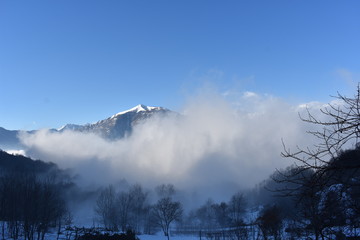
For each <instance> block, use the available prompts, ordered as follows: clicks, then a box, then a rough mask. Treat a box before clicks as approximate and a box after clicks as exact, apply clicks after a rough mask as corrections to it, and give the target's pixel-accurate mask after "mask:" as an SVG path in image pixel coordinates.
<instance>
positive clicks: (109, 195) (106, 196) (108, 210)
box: [95, 185, 118, 230]
mask: <svg viewBox="0 0 360 240" xmlns="http://www.w3.org/2000/svg"><path fill="white" fill-rule="evenodd" d="M95 212H96V213H97V214H98V216H99V217H100V219H101V221H102V223H103V224H104V227H105V228H108V229H111V230H118V212H117V209H116V200H115V190H114V187H113V186H112V185H110V186H108V187H107V188H106V189H104V190H102V191H101V193H100V196H99V197H98V199H97V201H96V206H95Z"/></svg>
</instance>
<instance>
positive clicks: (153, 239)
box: [138, 234, 200, 240]
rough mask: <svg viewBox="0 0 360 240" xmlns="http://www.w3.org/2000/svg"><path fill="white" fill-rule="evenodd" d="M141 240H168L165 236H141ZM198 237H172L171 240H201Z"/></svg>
mask: <svg viewBox="0 0 360 240" xmlns="http://www.w3.org/2000/svg"><path fill="white" fill-rule="evenodd" d="M138 238H139V239H140V240H167V237H166V236H164V235H160V234H159V235H140V236H138ZM199 239H200V238H199V237H198V236H171V237H170V240H199Z"/></svg>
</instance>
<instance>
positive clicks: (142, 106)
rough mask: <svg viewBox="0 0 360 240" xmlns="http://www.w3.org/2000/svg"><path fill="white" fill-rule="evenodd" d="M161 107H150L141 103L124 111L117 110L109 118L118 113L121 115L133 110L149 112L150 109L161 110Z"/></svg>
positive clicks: (135, 111)
mask: <svg viewBox="0 0 360 240" xmlns="http://www.w3.org/2000/svg"><path fill="white" fill-rule="evenodd" d="M161 109H163V108H161V107H150V106H145V105H143V104H139V105H137V106H135V107H133V108H131V109H129V110H126V111H122V112H119V113H117V114H115V115H113V116H112V117H111V118H114V117H117V116H119V115H123V114H125V113H128V112H134V113H139V112H149V111H152V110H161Z"/></svg>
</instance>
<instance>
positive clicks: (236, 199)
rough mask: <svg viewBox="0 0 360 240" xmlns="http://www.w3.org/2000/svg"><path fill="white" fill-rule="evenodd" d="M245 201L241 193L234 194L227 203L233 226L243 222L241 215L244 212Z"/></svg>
mask: <svg viewBox="0 0 360 240" xmlns="http://www.w3.org/2000/svg"><path fill="white" fill-rule="evenodd" d="M245 208H246V202H245V198H244V195H243V194H242V193H240V192H239V193H236V194H234V195H233V196H232V197H231V199H230V202H229V204H228V212H229V217H230V219H231V222H232V224H233V225H234V226H238V225H240V224H241V223H243V220H242V218H243V215H244V213H245Z"/></svg>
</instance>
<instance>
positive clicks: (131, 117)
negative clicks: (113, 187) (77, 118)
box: [58, 104, 171, 140]
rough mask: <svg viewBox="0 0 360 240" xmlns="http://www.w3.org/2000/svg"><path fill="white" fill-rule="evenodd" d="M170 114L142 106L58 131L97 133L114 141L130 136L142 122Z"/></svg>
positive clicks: (68, 126) (163, 110)
mask: <svg viewBox="0 0 360 240" xmlns="http://www.w3.org/2000/svg"><path fill="white" fill-rule="evenodd" d="M170 112H171V111H170V110H168V109H166V108H162V107H149V106H145V105H142V104H140V105H137V106H135V107H133V108H131V109H129V110H126V111H122V112H119V113H117V114H115V115H113V116H111V117H109V118H106V119H104V120H100V121H98V122H96V123H92V124H86V125H74V124H67V125H65V126H64V127H62V128H61V129H59V130H58V131H59V132H62V131H69V130H70V131H79V132H87V133H95V134H99V135H100V136H102V137H104V138H106V139H109V140H114V139H119V138H122V137H124V136H127V135H130V134H131V132H132V130H133V127H134V126H136V125H137V124H138V123H140V122H141V121H144V120H146V119H149V118H151V117H153V116H155V115H157V116H158V115H159V114H168V113H170Z"/></svg>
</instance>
